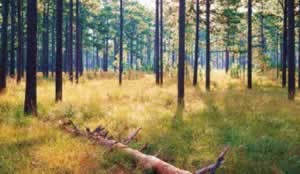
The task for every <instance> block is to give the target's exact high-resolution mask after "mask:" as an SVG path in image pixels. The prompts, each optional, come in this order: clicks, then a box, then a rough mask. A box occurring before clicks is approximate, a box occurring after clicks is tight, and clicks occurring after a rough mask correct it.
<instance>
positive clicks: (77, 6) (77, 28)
mask: <svg viewBox="0 0 300 174" xmlns="http://www.w3.org/2000/svg"><path fill="white" fill-rule="evenodd" d="M79 8H80V7H79V0H76V63H75V67H76V73H75V79H76V80H75V81H76V83H77V84H78V82H79V59H80V20H79Z"/></svg>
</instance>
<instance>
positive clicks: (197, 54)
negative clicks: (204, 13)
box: [193, 0, 200, 86]
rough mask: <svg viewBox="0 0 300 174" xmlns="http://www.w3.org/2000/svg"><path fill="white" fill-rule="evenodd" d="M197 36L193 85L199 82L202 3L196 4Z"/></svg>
mask: <svg viewBox="0 0 300 174" xmlns="http://www.w3.org/2000/svg"><path fill="white" fill-rule="evenodd" d="M196 6H197V7H196V36H195V63H194V79H193V85H194V86H196V85H197V82H198V62H199V23H200V2H199V0H197V3H196Z"/></svg>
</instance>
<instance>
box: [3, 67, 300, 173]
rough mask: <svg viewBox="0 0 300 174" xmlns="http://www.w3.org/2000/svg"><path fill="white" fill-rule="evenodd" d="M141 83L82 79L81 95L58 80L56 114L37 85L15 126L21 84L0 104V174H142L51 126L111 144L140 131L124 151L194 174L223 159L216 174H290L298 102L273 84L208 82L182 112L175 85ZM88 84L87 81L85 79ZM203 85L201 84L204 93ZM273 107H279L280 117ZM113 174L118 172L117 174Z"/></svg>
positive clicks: (46, 89) (299, 121)
mask: <svg viewBox="0 0 300 174" xmlns="http://www.w3.org/2000/svg"><path fill="white" fill-rule="evenodd" d="M141 74H143V73H139V76H140V77H138V78H137V79H135V77H137V76H136V75H135V76H134V77H132V78H133V80H125V81H124V85H123V86H122V87H119V86H118V84H117V83H116V82H115V81H114V80H113V79H112V78H110V77H106V76H110V75H105V74H103V75H102V77H101V78H100V74H99V73H98V74H97V75H95V74H94V73H90V74H89V75H87V76H85V77H84V78H83V79H82V82H81V83H82V84H81V85H80V86H77V85H74V84H71V83H69V82H68V81H67V80H66V85H65V86H64V89H63V91H64V93H65V97H64V101H63V102H61V103H59V104H55V102H54V101H53V98H54V92H53V91H54V86H53V85H52V84H53V80H43V79H42V78H41V77H39V84H38V95H39V100H38V104H39V111H38V112H39V116H38V117H23V116H22V115H23V114H22V112H23V98H24V96H23V95H24V93H23V91H24V83H22V84H21V85H16V84H13V83H14V82H9V83H10V84H11V88H10V89H8V90H7V91H6V94H5V95H4V96H2V98H1V101H0V106H1V107H0V130H1V136H0V156H1V159H0V164H1V166H0V171H1V172H2V173H100V174H102V173H103V174H105V173H108V174H110V173H118V171H119V170H121V169H122V170H123V171H124V172H125V173H139V172H140V173H141V172H142V171H143V170H142V169H141V168H139V167H138V166H135V162H134V161H135V160H134V159H133V158H131V157H130V156H127V155H124V154H123V155H122V153H117V152H114V151H113V152H107V150H106V149H105V148H102V147H101V146H100V147H99V146H97V145H94V144H93V143H90V142H89V141H87V140H84V139H82V138H78V137H76V136H71V135H69V134H66V133H64V132H63V131H61V130H60V129H59V127H58V120H60V119H63V118H68V119H72V120H73V121H74V122H75V123H76V124H78V125H80V127H83V128H84V127H90V128H95V127H97V126H98V125H103V126H105V127H106V128H107V130H109V132H110V133H111V134H112V135H113V136H114V137H118V138H125V137H127V135H128V134H129V133H130V132H131V131H133V130H134V129H136V128H138V127H142V130H141V132H140V133H139V135H138V136H137V141H134V142H132V143H130V146H131V147H135V148H141V147H142V146H143V144H145V143H148V144H149V148H148V149H147V150H146V153H149V154H153V155H154V154H156V153H159V157H161V158H162V159H165V160H167V161H169V162H170V163H172V164H174V165H175V166H178V167H180V168H182V169H188V170H190V171H195V170H196V169H199V168H201V167H203V166H205V165H208V164H210V163H212V162H214V160H215V159H216V158H217V155H218V154H219V152H221V151H222V149H223V148H224V146H225V145H229V146H230V151H229V153H228V154H227V156H226V158H225V163H224V165H223V166H222V167H221V169H220V171H219V172H225V173H249V174H250V173H298V171H299V170H300V168H299V158H300V157H299V141H300V135H299V133H298V132H299V131H300V118H299V115H300V95H299V94H298V95H297V97H296V100H295V101H294V102H290V101H288V100H285V99H283V98H286V91H285V90H284V89H282V88H281V87H280V86H279V85H276V81H275V80H274V79H273V78H265V76H256V78H255V85H254V86H255V88H254V90H253V91H247V89H244V88H243V87H242V82H241V81H240V80H236V79H232V78H230V77H228V76H226V75H224V74H223V73H222V72H220V71H215V72H213V73H212V74H213V79H215V80H213V84H214V89H213V90H212V91H211V92H209V93H207V92H205V89H202V88H194V87H193V86H192V84H191V82H188V84H187V91H186V107H185V109H184V111H182V112H181V113H180V112H178V110H177V104H176V79H168V80H167V81H168V82H167V83H166V84H165V85H164V86H163V87H160V86H157V85H155V84H153V81H154V78H153V76H151V75H148V74H143V75H141ZM88 76H89V78H90V79H89V78H88ZM203 83H204V82H203V80H201V81H200V84H203ZM279 106H280V107H279ZM119 172H120V171H119Z"/></svg>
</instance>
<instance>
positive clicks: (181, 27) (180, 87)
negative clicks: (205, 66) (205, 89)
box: [178, 0, 185, 106]
mask: <svg viewBox="0 0 300 174" xmlns="http://www.w3.org/2000/svg"><path fill="white" fill-rule="evenodd" d="M178 55H179V62H178V105H181V106H183V105H184V68H185V0H179V52H178Z"/></svg>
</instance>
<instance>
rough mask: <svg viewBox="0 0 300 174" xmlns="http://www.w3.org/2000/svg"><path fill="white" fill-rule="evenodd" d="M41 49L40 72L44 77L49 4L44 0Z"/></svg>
mask: <svg viewBox="0 0 300 174" xmlns="http://www.w3.org/2000/svg"><path fill="white" fill-rule="evenodd" d="M42 37H43V38H42V42H43V48H42V49H43V50H42V56H43V57H42V72H43V76H44V77H45V78H48V76H49V4H48V3H46V2H44V13H43V35H42Z"/></svg>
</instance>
